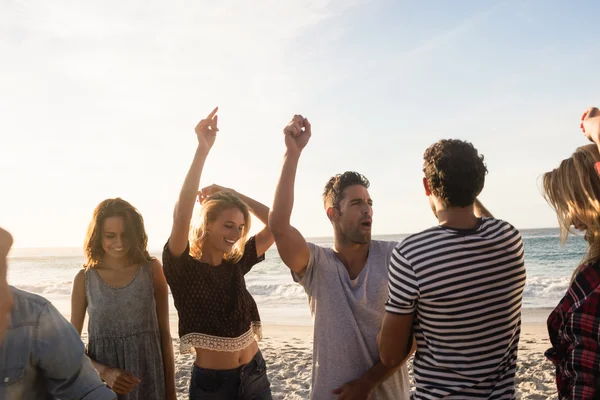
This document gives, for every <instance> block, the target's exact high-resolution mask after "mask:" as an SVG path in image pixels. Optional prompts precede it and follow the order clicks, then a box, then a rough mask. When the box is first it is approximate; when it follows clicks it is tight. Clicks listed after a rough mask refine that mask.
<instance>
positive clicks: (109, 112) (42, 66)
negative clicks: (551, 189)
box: [0, 0, 600, 249]
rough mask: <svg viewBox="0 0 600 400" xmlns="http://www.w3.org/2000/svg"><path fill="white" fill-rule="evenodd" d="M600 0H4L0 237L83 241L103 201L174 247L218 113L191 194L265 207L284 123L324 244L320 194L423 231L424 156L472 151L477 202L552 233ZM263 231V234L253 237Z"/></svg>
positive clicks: (592, 74)
mask: <svg viewBox="0 0 600 400" xmlns="http://www.w3.org/2000/svg"><path fill="white" fill-rule="evenodd" d="M599 14H600V3H597V2H594V1H581V2H577V6H576V7H574V6H573V5H572V4H570V3H569V2H565V1H486V2H482V1H476V0H474V1H453V2H447V1H441V0H440V1H420V2H412V1H394V0H380V1H368V0H365V1H362V0H339V1H338V0H314V1H299V0H286V1H281V2H275V1H272V0H271V1H267V0H254V1H252V2H247V1H204V0H174V1H168V2H167V1H155V0H148V1H144V2H141V1H123V0H118V1H117V0H105V1H102V2H76V1H67V0H53V1H52V2H48V1H42V0H21V1H14V0H2V1H0V54H2V60H1V62H0V135H1V136H0V137H1V140H0V176H1V177H2V181H1V182H2V183H1V184H2V189H1V193H2V195H1V196H0V225H1V226H3V227H4V228H6V229H8V230H9V231H11V232H12V233H13V236H14V238H15V246H16V247H40V246H43V247H46V246H81V245H82V243H83V240H84V236H85V232H86V229H87V225H88V223H89V221H90V218H91V216H92V212H93V209H94V207H95V206H96V205H97V204H98V203H99V202H100V201H102V200H104V199H106V198H110V197H117V196H118V197H121V198H124V199H125V200H128V201H129V202H131V203H132V204H133V205H134V206H135V207H137V208H138V209H139V210H140V211H141V213H142V214H143V216H144V219H145V223H146V230H147V232H148V235H149V239H150V240H149V242H150V247H151V248H153V249H157V248H160V247H161V246H162V244H163V243H164V242H165V241H166V240H167V238H168V235H169V232H170V226H171V222H172V221H171V217H172V210H173V206H174V203H175V201H176V199H177V196H178V193H179V188H180V186H181V184H182V182H183V179H184V177H185V174H186V172H187V170H188V167H189V163H190V162H191V160H192V158H193V154H194V151H195V148H196V144H197V141H196V137H195V135H194V126H195V125H196V123H197V122H198V121H199V120H200V119H202V118H204V117H205V116H206V114H208V113H209V112H210V111H211V110H212V109H213V108H214V107H215V106H219V109H220V111H219V127H220V132H219V134H218V138H217V141H216V143H215V145H214V147H213V149H212V151H211V154H210V155H209V159H208V161H207V164H206V166H205V170H204V174H203V176H202V181H201V186H206V185H209V184H212V183H217V184H220V185H223V186H227V187H231V188H234V189H236V190H238V191H239V192H241V193H244V194H246V195H248V196H250V197H253V198H255V199H256V200H259V201H261V202H264V203H265V204H267V205H270V204H271V203H272V198H273V192H274V188H275V184H276V181H277V178H278V174H279V169H280V166H281V161H282V156H283V152H284V148H285V145H284V140H283V134H282V129H283V127H284V126H285V125H286V124H287V122H288V121H289V120H290V118H291V117H292V116H293V115H294V114H302V115H304V116H306V117H308V118H309V119H310V121H311V123H312V126H313V135H312V138H311V141H310V143H309V144H308V146H307V147H306V149H305V150H304V152H303V154H302V158H301V161H300V166H299V169H298V174H297V180H296V200H295V206H294V214H293V217H292V223H293V224H294V225H295V226H296V227H298V229H299V230H300V231H301V232H302V233H303V234H304V235H305V236H307V237H311V236H329V235H331V233H332V230H331V225H330V223H329V221H328V220H327V217H326V215H325V212H324V210H323V204H322V200H321V192H322V189H323V186H324V184H325V183H326V181H327V180H328V179H329V177H330V176H332V175H334V174H336V173H340V172H343V171H345V170H355V171H359V172H361V173H363V174H364V175H366V176H367V178H368V179H369V180H370V181H371V189H370V193H371V197H372V198H373V200H374V227H373V230H374V231H373V233H374V234H393V233H411V232H416V231H419V230H421V229H425V228H428V227H430V226H432V225H434V224H435V222H436V221H435V219H434V217H433V215H432V213H431V210H430V208H429V204H428V202H427V198H426V197H425V195H424V191H423V189H422V184H421V179H422V156H423V152H424V150H425V149H426V148H427V147H428V146H429V145H430V144H432V143H434V142H435V141H437V140H439V139H442V138H458V139H463V140H469V141H471V142H472V143H473V144H474V145H475V147H477V149H478V150H479V151H480V152H481V153H482V154H484V156H485V161H486V164H487V166H488V169H489V174H488V176H487V180H486V185H485V188H484V191H483V192H482V194H481V196H480V199H481V200H482V202H483V203H484V204H485V205H486V206H487V208H488V209H489V210H490V211H491V212H492V213H493V214H494V215H495V216H496V217H498V218H501V219H504V220H507V221H509V222H511V223H512V224H513V225H515V226H516V227H517V228H520V229H525V228H540V227H553V226H557V223H556V217H555V215H554V213H553V212H552V210H551V209H550V208H549V206H548V205H547V204H546V202H545V201H544V199H543V198H542V196H541V194H540V189H539V188H540V177H541V175H542V174H543V173H544V172H546V171H549V170H551V169H552V168H555V167H556V166H558V164H559V162H560V160H562V159H564V158H566V157H568V156H569V155H570V154H571V153H572V151H573V150H575V148H576V147H577V146H579V145H582V144H585V143H586V142H585V139H584V138H583V136H582V134H581V132H580V130H579V128H578V127H579V117H580V116H581V114H582V112H583V110H584V109H585V108H587V107H589V106H592V105H596V106H598V105H600V79H598V78H599V74H598V65H600V52H599V51H598V46H597V40H598V35H597V33H598V28H597V17H598V15H599ZM254 225H255V226H256V227H258V226H259V224H258V223H255V224H254Z"/></svg>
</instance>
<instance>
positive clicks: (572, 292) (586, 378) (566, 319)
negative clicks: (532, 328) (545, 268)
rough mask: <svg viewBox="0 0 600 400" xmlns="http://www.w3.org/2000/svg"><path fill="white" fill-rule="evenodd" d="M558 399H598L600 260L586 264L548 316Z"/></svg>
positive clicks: (547, 354) (599, 386)
mask: <svg viewBox="0 0 600 400" xmlns="http://www.w3.org/2000/svg"><path fill="white" fill-rule="evenodd" d="M548 333H549V335H550V341H551V343H552V348H550V349H548V350H547V351H546V357H548V359H550V361H552V362H553V363H554V365H555V366H556V385H557V387H558V396H559V398H560V399H600V262H596V263H595V264H592V265H587V266H585V267H584V268H583V269H582V271H580V272H579V273H578V274H577V276H576V277H575V279H574V280H573V282H572V283H571V286H570V287H569V290H568V291H567V294H566V295H565V297H563V299H562V300H561V301H560V303H559V304H558V307H556V308H555V309H554V311H552V313H551V314H550V317H549V318H548Z"/></svg>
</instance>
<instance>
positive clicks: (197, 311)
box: [163, 236, 265, 338]
mask: <svg viewBox="0 0 600 400" xmlns="http://www.w3.org/2000/svg"><path fill="white" fill-rule="evenodd" d="M168 244H169V243H168V242H167V244H166V245H165V248H164V250H163V268H164V272H165V277H166V278H167V283H168V284H169V287H170V288H171V294H172V295H173V299H174V300H175V308H176V309H177V314H178V315H179V336H180V337H183V336H185V335H187V334H189V333H201V334H204V335H210V336H217V337H223V338H236V337H239V336H241V335H243V334H244V333H246V332H248V330H249V329H250V327H251V326H252V323H253V322H258V321H260V316H259V315H258V308H257V307H256V302H255V301H254V299H253V298H252V295H251V294H250V292H248V289H246V282H245V280H244V275H245V274H246V273H248V272H249V271H250V270H251V269H252V267H253V266H254V265H255V264H257V263H259V262H261V261H262V260H264V259H265V256H264V254H262V255H260V256H258V255H257V254H256V243H255V237H254V236H253V237H251V238H250V239H248V241H247V242H246V245H245V246H244V255H243V256H242V258H241V259H240V261H238V262H237V263H229V262H226V261H223V263H222V264H221V265H219V266H216V267H215V266H212V265H210V264H207V263H204V262H201V261H199V260H196V259H194V258H192V256H191V255H190V246H189V243H188V246H187V248H186V249H185V251H184V252H183V254H181V256H179V257H175V256H174V255H172V254H171V252H170V251H169V248H168Z"/></svg>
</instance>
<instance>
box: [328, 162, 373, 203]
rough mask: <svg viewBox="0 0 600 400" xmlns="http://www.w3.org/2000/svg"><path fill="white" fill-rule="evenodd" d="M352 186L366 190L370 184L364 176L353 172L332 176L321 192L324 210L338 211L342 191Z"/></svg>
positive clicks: (342, 195)
mask: <svg viewBox="0 0 600 400" xmlns="http://www.w3.org/2000/svg"><path fill="white" fill-rule="evenodd" d="M353 185H361V186H364V187H365V188H366V189H368V188H369V186H370V183H369V180H368V179H367V178H366V177H365V176H364V175H362V174H359V173H358V172H354V171H346V172H344V173H343V174H337V175H335V176H332V177H331V178H330V179H329V181H328V182H327V184H326V185H325V189H324V190H323V203H324V205H325V208H326V209H327V208H329V207H333V208H337V209H339V206H340V202H341V201H342V200H343V199H344V190H345V189H346V188H347V187H348V186H353Z"/></svg>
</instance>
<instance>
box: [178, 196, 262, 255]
mask: <svg viewBox="0 0 600 400" xmlns="http://www.w3.org/2000/svg"><path fill="white" fill-rule="evenodd" d="M232 208H237V209H239V210H240V211H241V212H242V214H243V215H244V221H245V225H244V228H243V229H242V235H241V237H240V239H239V240H238V241H237V243H236V244H235V246H234V247H233V249H232V250H231V251H230V252H229V253H227V254H225V255H224V256H223V260H224V261H227V262H231V263H236V262H238V261H239V260H240V259H241V258H242V256H243V255H244V246H245V244H246V238H247V236H248V232H249V231H250V211H249V210H248V206H247V205H246V203H244V202H243V201H242V200H240V198H239V197H237V196H236V195H235V194H233V193H231V192H228V191H221V192H217V193H215V194H213V195H211V196H209V197H207V198H206V199H205V200H204V202H203V203H202V206H201V207H199V209H196V210H194V217H193V218H192V223H191V225H190V234H189V241H190V254H191V256H192V257H194V258H195V259H197V260H199V259H200V258H202V246H203V245H204V241H205V240H206V238H207V237H208V235H209V233H207V227H208V224H209V223H211V222H214V221H216V220H217V219H218V218H219V217H220V216H221V214H222V213H223V211H225V210H229V209H232Z"/></svg>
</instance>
